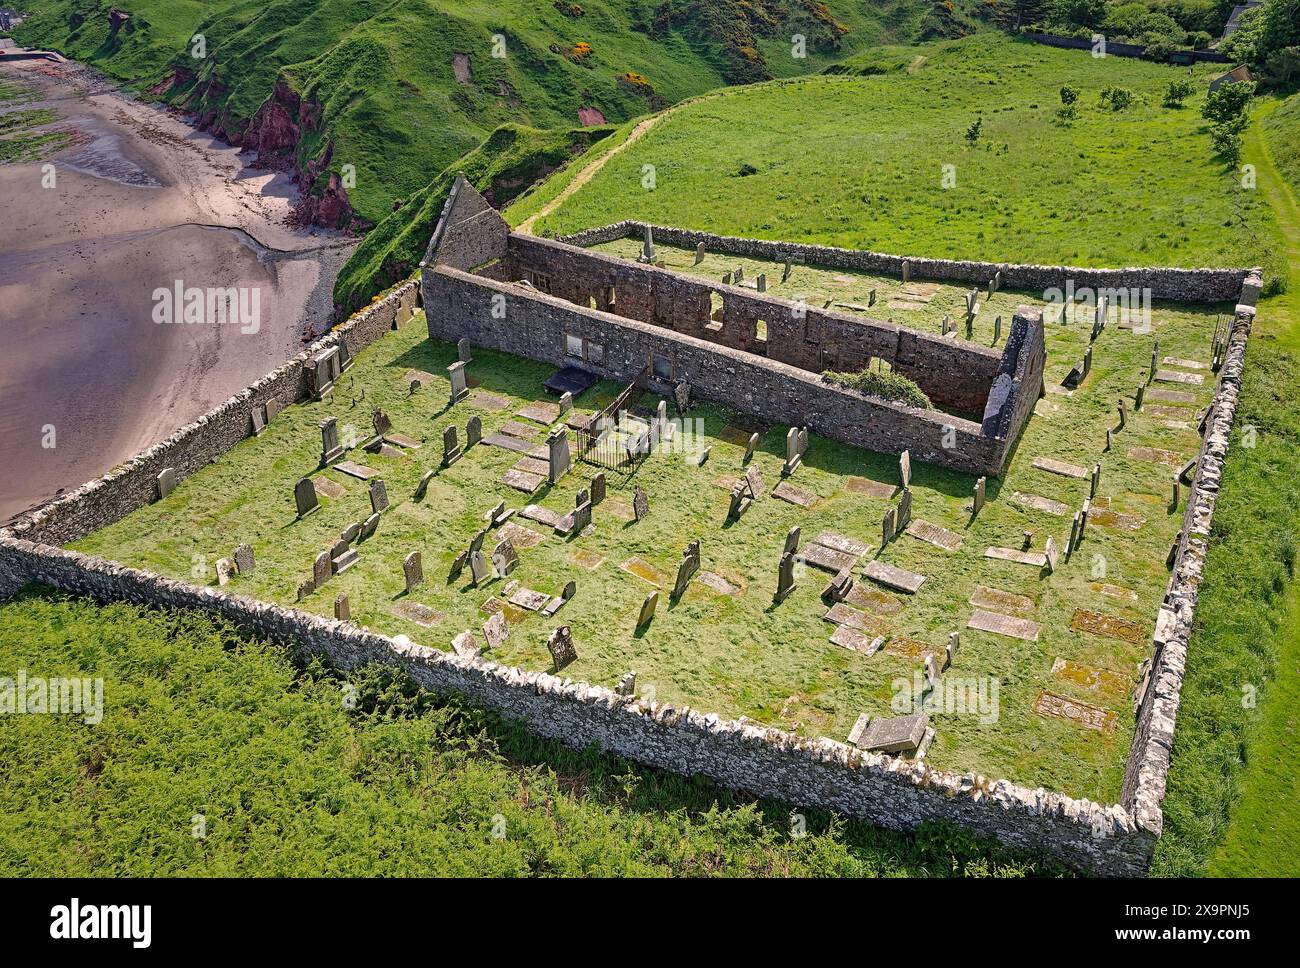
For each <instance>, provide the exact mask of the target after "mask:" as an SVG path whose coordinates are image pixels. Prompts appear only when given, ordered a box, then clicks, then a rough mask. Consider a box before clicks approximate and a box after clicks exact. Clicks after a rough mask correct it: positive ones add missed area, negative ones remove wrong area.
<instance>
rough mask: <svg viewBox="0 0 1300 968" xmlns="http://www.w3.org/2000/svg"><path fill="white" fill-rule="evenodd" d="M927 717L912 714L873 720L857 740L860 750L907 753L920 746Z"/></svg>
mask: <svg viewBox="0 0 1300 968" xmlns="http://www.w3.org/2000/svg"><path fill="white" fill-rule="evenodd" d="M928 726H929V716H927V715H926V714H925V713H923V712H922V713H914V714H913V715H911V716H895V717H893V718H891V719H873V720H872V721H871V722H870V723H869V724H868V725H867V728H866V729H864V730H863V731H862V733H861V735H860V736H859V738H858V740H857V746H858V747H859V748H860V749H864V750H870V751H872V752H876V753H909V752H911V751H912V750H914V749H916V748H917V747H919V746H920V745H921V741H922V740H923V739H925V731H926V728H927V727H928Z"/></svg>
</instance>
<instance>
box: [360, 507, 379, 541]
mask: <svg viewBox="0 0 1300 968" xmlns="http://www.w3.org/2000/svg"><path fill="white" fill-rule="evenodd" d="M378 530H379V512H378V511H376V512H375V513H374V514H372V515H370V517H368V518H366V520H365V521H363V522H362V523H361V528H360V530H359V531H358V532H357V537H358V538H360V539H361V540H362V541H365V540H366V539H367V538H373V537H374V536H375V532H376V531H378Z"/></svg>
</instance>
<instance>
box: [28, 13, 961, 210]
mask: <svg viewBox="0 0 1300 968" xmlns="http://www.w3.org/2000/svg"><path fill="white" fill-rule="evenodd" d="M25 5H26V6H27V7H28V8H29V9H31V10H33V11H34V12H35V13H34V16H32V17H31V18H30V19H28V20H27V21H25V22H24V23H23V24H21V26H20V27H19V29H18V31H17V34H18V36H19V39H20V40H22V41H23V42H25V43H28V44H32V45H43V46H48V47H54V48H56V49H59V50H61V51H63V52H64V53H66V54H67V55H68V56H70V57H74V58H76V59H78V60H82V61H86V62H89V63H91V64H94V65H95V66H97V67H99V68H101V69H103V70H105V71H107V72H108V73H109V74H110V75H112V76H114V77H116V78H119V79H122V80H124V81H126V82H128V83H130V84H133V85H136V86H138V87H139V88H140V89H141V90H146V91H152V92H153V93H154V94H155V95H156V96H161V97H165V98H166V99H167V100H169V101H171V102H174V103H177V104H179V105H182V106H184V107H186V108H189V109H192V110H194V111H195V112H197V113H198V114H199V115H200V117H201V118H202V120H203V122H204V123H205V125H207V126H208V127H210V128H211V129H213V130H214V131H216V132H218V133H219V134H222V135H224V136H226V137H228V138H230V139H232V140H234V141H237V142H238V141H242V142H244V143H253V144H255V145H257V146H258V147H259V148H261V149H263V151H264V152H269V153H271V154H281V155H284V156H286V157H290V158H292V160H293V161H295V162H296V163H297V164H298V166H299V167H300V168H301V169H303V170H306V171H307V172H308V173H309V176H311V177H313V178H314V179H315V181H316V184H315V186H314V188H315V190H316V192H317V193H319V192H320V191H321V190H322V189H323V187H324V183H325V180H326V177H327V173H328V172H334V173H342V172H343V166H344V165H352V166H353V168H354V169H355V185H350V186H346V202H347V205H345V206H344V207H343V210H342V215H340V216H339V217H338V221H340V222H346V221H348V220H349V214H350V213H355V215H356V216H358V219H357V220H356V222H355V223H354V224H355V225H357V226H359V227H364V226H365V225H368V224H371V223H374V222H377V221H378V220H379V219H380V218H381V217H382V216H383V215H385V214H387V213H388V212H389V211H390V210H391V208H390V206H391V203H392V202H393V200H394V199H401V198H405V197H407V196H408V195H410V194H411V193H413V192H415V191H418V190H419V189H422V188H424V187H425V186H426V185H427V184H428V183H429V181H430V180H431V179H432V178H434V177H435V176H436V175H437V174H438V173H439V172H441V171H442V170H443V169H444V168H445V167H446V166H447V165H448V164H449V163H451V162H452V161H453V160H455V159H456V158H457V157H459V156H460V155H462V154H464V153H465V152H467V151H469V150H470V149H472V148H474V147H475V146H477V145H478V144H480V143H481V142H482V141H483V140H484V139H485V138H486V137H487V136H488V135H489V134H490V133H491V132H492V131H493V130H494V129H495V128H496V127H498V126H499V125H501V124H505V123H511V122H513V123H521V124H526V125H529V126H532V127H538V128H567V127H571V126H573V125H575V124H578V123H592V122H593V121H595V122H599V121H600V120H601V119H602V118H603V119H605V120H608V121H610V122H621V121H625V120H627V119H628V118H631V117H634V116H636V115H640V114H645V113H647V112H649V111H653V110H656V109H658V108H661V107H663V106H664V105H666V104H671V103H675V102H677V101H680V100H681V99H683V98H685V97H688V96H690V95H692V94H698V93H700V92H702V91H706V90H709V89H712V88H716V87H720V86H723V85H726V84H735V83H746V82H750V81H756V80H763V79H766V78H770V77H783V76H790V75H795V74H806V73H809V72H813V71H817V70H820V69H821V68H823V67H825V66H827V65H828V64H830V63H832V62H834V61H837V60H839V59H841V58H843V57H845V56H846V55H849V54H852V53H854V52H856V51H860V50H863V49H866V48H867V47H869V46H871V45H873V44H876V43H880V42H897V41H909V40H913V39H916V38H918V37H920V36H935V35H944V36H950V35H954V34H959V33H964V32H967V31H969V30H972V29H974V26H975V21H974V20H973V19H972V18H970V17H968V16H966V15H964V14H962V13H961V12H960V11H961V9H962V8H954V11H953V12H950V11H949V10H948V8H947V6H945V5H944V4H941V3H933V2H927V0H885V2H883V3H880V4H873V5H870V6H867V5H864V4H862V3H858V2H852V0H829V3H826V4H823V3H821V2H818V0H689V2H687V0H667V2H651V0H584V2H583V3H582V4H577V3H573V2H568V0H556V2H549V0H468V2H461V0H329V2H326V0H211V2H208V3H198V2H193V0H26V4H25ZM970 6H971V7H972V8H978V9H986V8H985V7H984V5H983V4H976V3H971V4H970ZM111 10H118V11H123V12H126V13H129V14H130V18H129V19H127V20H126V21H124V22H121V18H120V17H119V18H118V21H119V22H118V23H117V25H116V26H114V20H113V17H112V16H111V15H110V11H111ZM936 11H938V13H936ZM196 34H200V35H202V38H203V45H204V46H205V50H204V51H203V52H204V53H205V56H203V57H201V58H199V57H195V56H192V54H193V53H194V52H195V49H196V48H195V45H194V43H193V40H192V38H193V37H194V35H196ZM796 35H800V36H802V37H804V38H805V41H804V44H803V48H802V51H801V52H802V53H803V54H804V55H805V56H802V57H796V56H794V45H793V43H792V38H793V37H795V36H796ZM268 101H271V104H270V105H268ZM259 111H260V112H261V114H260V115H259ZM580 111H581V112H582V114H581V116H580V113H579V112H580ZM329 214H330V216H331V219H332V217H333V216H334V212H333V210H331V211H330V213H329Z"/></svg>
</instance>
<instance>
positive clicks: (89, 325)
mask: <svg viewBox="0 0 1300 968" xmlns="http://www.w3.org/2000/svg"><path fill="white" fill-rule="evenodd" d="M0 78H4V79H5V80H8V81H11V82H16V83H18V84H20V85H22V86H24V87H27V88H29V89H32V90H34V91H35V92H36V96H35V97H34V98H33V99H31V100H28V101H25V102H24V103H22V104H13V103H8V104H6V102H0V112H4V111H6V110H12V109H17V110H28V109H33V108H47V109H50V110H53V111H55V112H56V114H57V115H58V118H57V120H55V121H53V122H51V123H48V124H46V125H43V126H41V128H38V129H36V130H38V131H41V130H43V131H64V132H67V133H68V134H69V135H71V138H70V143H68V144H67V145H65V146H64V147H62V148H61V149H59V150H57V151H55V152H53V153H52V154H50V155H49V156H48V157H42V158H40V159H38V160H36V161H31V162H23V163H18V164H9V165H0V195H3V196H4V197H5V198H6V199H7V200H10V199H11V200H12V201H10V202H8V203H7V206H6V207H7V212H8V214H9V217H8V218H7V219H6V220H5V224H3V225H0V336H3V337H4V338H5V339H6V342H7V343H8V345H9V346H10V347H11V351H10V352H9V353H7V354H6V356H5V358H4V359H3V361H2V362H0V453H4V454H5V455H6V456H7V458H8V461H7V462H8V463H9V464H10V466H14V467H19V468H22V474H21V476H19V475H14V474H10V475H7V476H6V480H5V484H4V487H3V489H2V490H0V522H4V521H9V520H12V519H13V518H14V517H15V516H17V515H19V514H21V513H23V512H24V511H27V510H30V509H32V508H35V507H39V506H40V505H42V504H44V503H47V502H48V501H50V500H53V499H55V498H56V497H57V496H59V494H61V493H63V492H65V491H68V490H71V489H73V488H75V487H78V486H80V485H81V484H82V483H84V482H85V481H87V480H90V479H93V478H95V477H97V476H99V475H101V474H103V473H104V472H105V471H107V470H109V469H110V468H111V467H113V466H115V465H116V464H118V463H120V462H122V461H123V460H126V459H128V458H129V457H130V456H131V455H133V454H135V453H137V452H139V451H140V450H142V449H145V448H147V447H149V446H151V445H152V444H154V443H156V442H158V441H159V440H162V439H164V438H165V437H167V436H168V435H169V434H170V433H172V432H173V431H174V430H175V428H177V427H179V426H182V425H184V424H185V423H187V422H189V421H191V420H193V419H195V418H196V417H197V416H199V415H201V414H202V413H204V412H206V411H207V410H209V409H211V408H212V407H213V406H214V405H216V404H217V403H218V402H220V401H221V400H223V399H225V398H226V397H228V396H229V395H230V394H231V393H234V392H236V391H238V390H239V389H240V388H242V387H243V386H246V385H247V384H248V383H249V382H251V380H252V379H255V378H256V377H257V376H259V375H260V374H262V373H265V372H267V371H268V370H270V369H273V368H274V367H275V366H277V365H279V364H280V363H283V362H284V361H285V360H287V359H289V358H290V357H292V356H293V355H295V354H296V353H298V352H299V351H300V350H301V348H302V345H303V343H304V341H305V340H306V339H307V338H309V337H310V336H312V335H319V334H320V333H321V332H324V331H326V330H327V329H328V328H329V326H330V325H331V324H332V323H333V314H334V306H333V299H332V295H333V283H334V278H335V276H336V275H337V274H338V271H339V269H340V268H341V267H342V265H343V263H344V262H345V261H346V259H347V257H348V256H349V255H350V253H351V250H352V249H353V248H354V247H355V246H356V245H357V244H358V243H359V241H360V240H359V239H356V238H352V237H349V236H344V235H343V234H341V233H338V232H334V231H330V230H325V229H321V228H319V227H306V228H299V227H297V226H296V225H294V224H293V210H294V206H295V204H296V203H297V201H298V198H299V192H298V189H297V187H296V185H294V183H293V181H292V179H291V177H290V175H289V174H288V173H286V172H282V171H271V170H266V169H259V168H255V167H253V165H252V157H251V155H250V154H248V153H244V152H243V151H242V149H240V148H238V147H234V146H230V145H226V144H224V143H223V142H221V141H220V140H219V139H217V138H215V137H214V136H213V135H210V134H208V133H206V132H203V131H200V130H199V129H198V128H197V127H195V126H194V125H193V124H191V123H189V122H187V121H186V120H184V119H183V117H181V116H180V112H178V111H175V110H172V109H168V108H166V107H162V106H159V105H155V104H152V103H149V102H145V101H142V100H140V99H139V98H137V97H135V96H134V95H132V94H130V93H129V92H124V91H120V90H119V89H118V88H117V86H116V85H115V84H114V83H113V82H111V81H109V80H108V79H106V78H104V77H103V76H102V75H100V74H99V73H98V72H96V71H93V70H92V69H90V68H88V67H85V66H84V65H80V64H77V63H75V62H72V61H65V62H53V61H45V60H26V61H9V62H0ZM51 172H52V175H51ZM43 178H44V181H43ZM51 181H52V182H53V184H52V185H51V184H49V183H50V182H51ZM175 280H183V281H184V283H185V284H186V285H187V286H195V287H198V288H202V289H211V288H232V289H236V290H239V291H241V292H244V291H249V290H256V291H257V294H258V295H259V296H260V299H259V306H260V310H261V313H260V324H259V326H258V327H257V329H256V331H255V332H243V331H241V328H240V327H228V326H227V327H223V326H219V325H201V326H180V327H177V326H157V325H155V324H154V322H153V320H152V310H153V305H152V294H153V293H154V291H155V290H156V289H158V288H168V287H171V286H172V285H173V283H174V281H175Z"/></svg>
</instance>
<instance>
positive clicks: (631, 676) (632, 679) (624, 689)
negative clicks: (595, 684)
mask: <svg viewBox="0 0 1300 968" xmlns="http://www.w3.org/2000/svg"><path fill="white" fill-rule="evenodd" d="M614 694H615V695H616V696H624V697H630V696H635V695H636V673H635V672H632V671H630V670H629V671H628V672H625V673H623V675H622V676H620V677H619V680H618V684H617V685H615V686H614Z"/></svg>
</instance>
